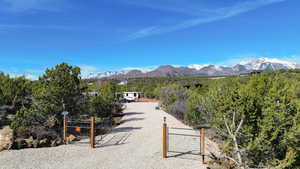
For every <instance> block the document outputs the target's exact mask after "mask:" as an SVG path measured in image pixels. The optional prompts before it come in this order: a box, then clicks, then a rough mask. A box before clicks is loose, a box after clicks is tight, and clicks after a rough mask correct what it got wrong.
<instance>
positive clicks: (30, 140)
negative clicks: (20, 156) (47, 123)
mask: <svg viewBox="0 0 300 169" xmlns="http://www.w3.org/2000/svg"><path fill="white" fill-rule="evenodd" d="M25 142H26V144H27V147H28V148H31V147H33V137H32V136H30V137H29V138H28V139H25Z"/></svg>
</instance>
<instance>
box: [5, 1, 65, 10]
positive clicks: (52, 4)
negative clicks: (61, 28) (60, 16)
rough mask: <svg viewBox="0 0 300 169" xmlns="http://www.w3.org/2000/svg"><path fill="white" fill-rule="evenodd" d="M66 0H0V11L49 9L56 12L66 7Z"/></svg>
mask: <svg viewBox="0 0 300 169" xmlns="http://www.w3.org/2000/svg"><path fill="white" fill-rule="evenodd" d="M66 4H67V0H0V11H1V12H13V13H19V12H26V11H50V12H58V11H60V10H62V9H64V8H66V7H67V5H66Z"/></svg>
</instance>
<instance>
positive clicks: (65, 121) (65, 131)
mask: <svg viewBox="0 0 300 169" xmlns="http://www.w3.org/2000/svg"><path fill="white" fill-rule="evenodd" d="M64 144H67V117H66V116H64Z"/></svg>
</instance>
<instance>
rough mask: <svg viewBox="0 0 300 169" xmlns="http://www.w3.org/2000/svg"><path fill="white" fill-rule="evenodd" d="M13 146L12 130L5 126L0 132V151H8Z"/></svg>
mask: <svg viewBox="0 0 300 169" xmlns="http://www.w3.org/2000/svg"><path fill="white" fill-rule="evenodd" d="M12 145H13V130H12V129H11V128H10V127H9V126H6V127H4V128H3V129H2V130H0V151H2V150H7V149H10V148H11V146H12Z"/></svg>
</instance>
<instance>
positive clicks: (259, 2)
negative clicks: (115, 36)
mask: <svg viewBox="0 0 300 169" xmlns="http://www.w3.org/2000/svg"><path fill="white" fill-rule="evenodd" d="M284 1H286V0H251V1H250V0H248V1H244V2H240V3H237V4H234V5H232V6H230V7H223V8H217V9H214V10H209V12H207V11H206V12H205V11H204V12H203V11H202V15H201V16H199V14H195V15H196V16H197V17H196V18H194V19H189V20H186V21H184V22H181V23H178V24H175V25H171V26H159V25H155V26H148V27H146V28H142V29H140V30H138V31H136V32H134V33H132V34H130V35H129V36H128V40H133V39H138V38H143V37H147V36H151V35H157V34H162V33H167V32H173V31H177V30H181V29H186V28H189V27H193V26H197V25H199V24H203V23H209V22H214V21H218V20H222V19H226V18H230V17H233V16H237V15H240V14H242V13H245V12H248V11H251V10H254V9H257V8H260V7H263V6H266V5H270V4H273V3H279V2H284ZM181 8H184V6H182V7H181ZM199 10H200V11H201V9H199Z"/></svg>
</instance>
